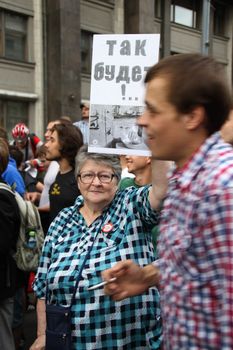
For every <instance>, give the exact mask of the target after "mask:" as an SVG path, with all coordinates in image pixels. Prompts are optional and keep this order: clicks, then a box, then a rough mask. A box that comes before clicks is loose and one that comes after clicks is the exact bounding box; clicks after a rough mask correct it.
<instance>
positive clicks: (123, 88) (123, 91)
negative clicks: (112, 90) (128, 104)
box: [121, 84, 126, 100]
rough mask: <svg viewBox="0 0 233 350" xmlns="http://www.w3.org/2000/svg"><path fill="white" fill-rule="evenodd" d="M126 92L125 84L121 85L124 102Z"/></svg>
mask: <svg viewBox="0 0 233 350" xmlns="http://www.w3.org/2000/svg"><path fill="white" fill-rule="evenodd" d="M125 90H126V86H125V84H124V85H121V93H122V100H125Z"/></svg>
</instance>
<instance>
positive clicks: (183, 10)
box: [171, 0, 200, 28]
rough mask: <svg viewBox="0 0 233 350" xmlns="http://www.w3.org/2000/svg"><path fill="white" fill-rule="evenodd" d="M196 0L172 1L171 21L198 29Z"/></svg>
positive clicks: (197, 4)
mask: <svg viewBox="0 0 233 350" xmlns="http://www.w3.org/2000/svg"><path fill="white" fill-rule="evenodd" d="M199 6H200V1H198V0H172V1H171V21H172V22H175V23H178V24H182V25H184V26H187V27H191V28H198V27H199V17H198V16H199V14H200V12H199Z"/></svg>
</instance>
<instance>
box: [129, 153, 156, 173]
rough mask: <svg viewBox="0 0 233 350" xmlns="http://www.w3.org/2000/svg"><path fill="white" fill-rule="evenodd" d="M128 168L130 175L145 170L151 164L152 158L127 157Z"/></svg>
mask: <svg viewBox="0 0 233 350" xmlns="http://www.w3.org/2000/svg"><path fill="white" fill-rule="evenodd" d="M125 159H126V166H127V168H128V171H129V172H130V173H133V174H134V173H135V172H137V171H139V170H143V169H145V168H146V167H148V166H149V165H150V164H151V158H150V157H142V156H129V155H128V156H126V157H125Z"/></svg>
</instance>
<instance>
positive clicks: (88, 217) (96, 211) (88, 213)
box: [80, 203, 103, 226]
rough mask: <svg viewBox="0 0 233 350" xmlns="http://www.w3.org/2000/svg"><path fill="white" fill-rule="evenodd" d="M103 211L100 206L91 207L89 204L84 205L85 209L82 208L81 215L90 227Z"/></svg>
mask: <svg viewBox="0 0 233 350" xmlns="http://www.w3.org/2000/svg"><path fill="white" fill-rule="evenodd" d="M102 212H103V210H101V209H100V208H99V206H98V208H97V207H95V206H90V205H88V204H87V203H84V205H83V207H81V208H80V213H81V214H82V216H83V217H84V219H85V221H86V224H87V226H90V225H91V224H92V223H93V222H94V221H95V219H97V218H98V217H99V216H100V215H101V214H102Z"/></svg>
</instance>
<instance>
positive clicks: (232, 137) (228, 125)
mask: <svg viewBox="0 0 233 350" xmlns="http://www.w3.org/2000/svg"><path fill="white" fill-rule="evenodd" d="M221 135H222V138H223V139H224V141H225V142H227V143H230V144H231V145H233V110H231V112H230V115H229V118H228V120H227V121H226V122H225V124H224V125H223V127H222V130H221Z"/></svg>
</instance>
